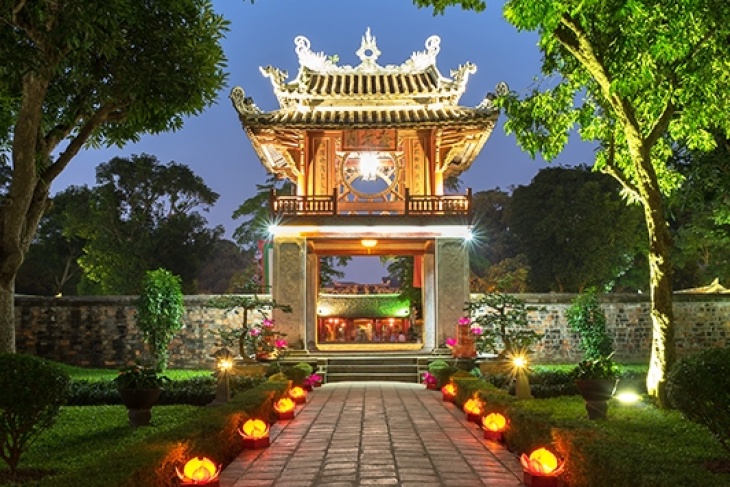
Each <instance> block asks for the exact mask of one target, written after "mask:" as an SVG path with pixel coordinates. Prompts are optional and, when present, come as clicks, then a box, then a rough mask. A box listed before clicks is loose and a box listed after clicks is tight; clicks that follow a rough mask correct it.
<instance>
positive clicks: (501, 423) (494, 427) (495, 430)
mask: <svg viewBox="0 0 730 487" xmlns="http://www.w3.org/2000/svg"><path fill="white" fill-rule="evenodd" d="M482 428H483V429H484V439H485V440H494V441H502V440H503V438H504V436H503V433H504V430H505V429H506V428H507V418H505V417H504V415H502V414H500V413H489V414H487V415H486V416H484V417H483V418H482Z"/></svg>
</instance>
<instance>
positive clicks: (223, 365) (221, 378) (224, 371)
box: [212, 347, 233, 404]
mask: <svg viewBox="0 0 730 487" xmlns="http://www.w3.org/2000/svg"><path fill="white" fill-rule="evenodd" d="M212 357H213V358H214V359H215V368H216V372H215V373H214V374H213V375H215V376H217V377H218V383H217V384H216V390H215V399H214V400H213V403H214V404H222V403H227V402H228V401H229V400H230V398H231V387H230V382H229V376H230V373H231V371H232V370H233V353H232V352H231V351H230V350H228V349H227V348H226V347H223V348H221V349H220V350H218V351H216V352H215V353H214V354H213V355H212Z"/></svg>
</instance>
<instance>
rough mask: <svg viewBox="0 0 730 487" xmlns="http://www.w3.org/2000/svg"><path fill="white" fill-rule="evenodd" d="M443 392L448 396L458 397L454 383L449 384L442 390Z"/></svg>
mask: <svg viewBox="0 0 730 487" xmlns="http://www.w3.org/2000/svg"><path fill="white" fill-rule="evenodd" d="M441 392H443V393H444V394H445V395H447V396H450V397H454V396H456V386H455V385H454V384H453V383H451V382H449V383H448V384H446V385H445V386H443V387H442V388H441Z"/></svg>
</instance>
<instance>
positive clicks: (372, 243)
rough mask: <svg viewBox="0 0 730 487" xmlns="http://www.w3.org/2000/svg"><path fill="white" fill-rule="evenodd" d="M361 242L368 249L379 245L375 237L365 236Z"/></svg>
mask: <svg viewBox="0 0 730 487" xmlns="http://www.w3.org/2000/svg"><path fill="white" fill-rule="evenodd" d="M360 244H361V245H362V246H363V247H365V248H366V249H372V248H373V247H375V246H376V245H378V241H377V240H375V239H373V238H364V239H362V240H360Z"/></svg>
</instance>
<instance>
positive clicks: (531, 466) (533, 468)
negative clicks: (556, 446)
mask: <svg viewBox="0 0 730 487" xmlns="http://www.w3.org/2000/svg"><path fill="white" fill-rule="evenodd" d="M520 463H522V468H523V469H524V483H525V485H527V486H528V487H557V486H558V476H559V475H560V474H561V473H563V467H564V466H565V464H564V463H563V462H560V461H558V457H556V456H555V454H554V453H553V452H551V451H550V450H548V449H547V448H538V449H537V450H534V451H533V452H532V453H530V456H529V457H528V456H527V455H525V454H524V453H523V454H522V456H521V457H520Z"/></svg>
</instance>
